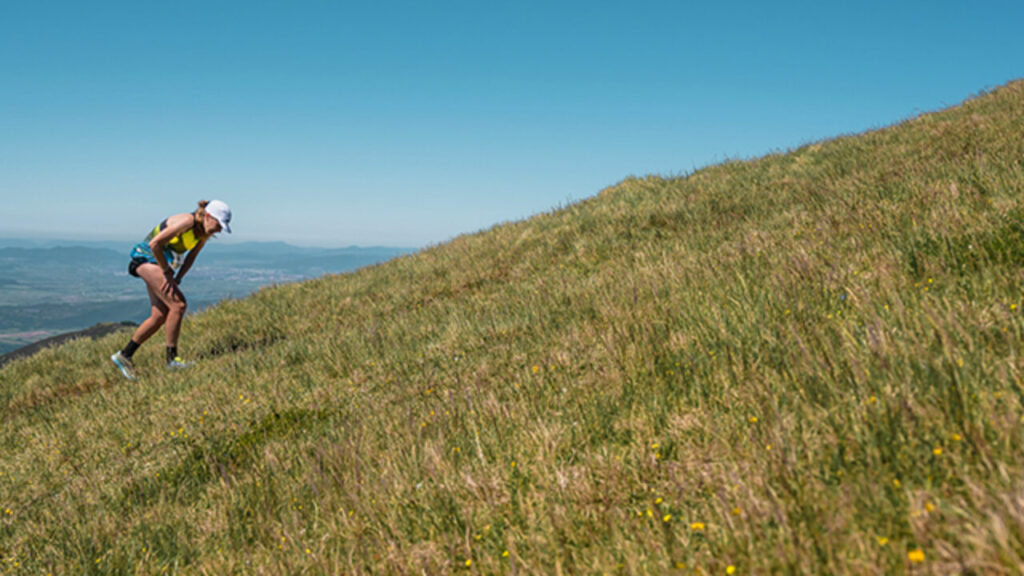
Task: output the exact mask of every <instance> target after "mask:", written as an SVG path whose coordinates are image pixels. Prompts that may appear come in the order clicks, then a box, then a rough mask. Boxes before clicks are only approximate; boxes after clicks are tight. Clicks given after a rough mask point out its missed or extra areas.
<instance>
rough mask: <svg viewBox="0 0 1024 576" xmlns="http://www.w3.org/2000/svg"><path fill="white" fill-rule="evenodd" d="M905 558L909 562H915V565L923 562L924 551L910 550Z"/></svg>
mask: <svg viewBox="0 0 1024 576" xmlns="http://www.w3.org/2000/svg"><path fill="white" fill-rule="evenodd" d="M907 558H908V559H909V560H910V561H911V562H916V563H921V562H924V550H921V549H920V548H915V549H913V550H911V551H910V552H907Z"/></svg>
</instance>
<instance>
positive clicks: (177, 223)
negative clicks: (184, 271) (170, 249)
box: [149, 214, 194, 275]
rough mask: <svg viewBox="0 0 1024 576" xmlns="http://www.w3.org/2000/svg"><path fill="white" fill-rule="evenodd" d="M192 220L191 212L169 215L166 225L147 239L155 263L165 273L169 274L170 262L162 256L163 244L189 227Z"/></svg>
mask: <svg viewBox="0 0 1024 576" xmlns="http://www.w3.org/2000/svg"><path fill="white" fill-rule="evenodd" d="M193 222H194V219H193V216H192V215H191V214H178V215H176V216H171V217H170V218H168V219H167V227H166V228H164V229H163V230H161V231H160V233H159V234H157V235H156V236H154V237H153V239H152V240H150V241H149V249H150V250H152V251H153V257H154V258H156V261H157V264H159V265H160V268H161V269H162V270H163V271H164V274H165V275H167V274H171V273H172V270H171V266H170V264H168V263H167V259H166V258H164V246H166V245H167V243H168V242H170V241H171V238H174V237H175V236H177V235H178V234H181V233H182V232H184V231H185V230H188V229H189V228H191V227H192V225H193Z"/></svg>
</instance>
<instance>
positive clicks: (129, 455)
mask: <svg viewBox="0 0 1024 576" xmlns="http://www.w3.org/2000/svg"><path fill="white" fill-rule="evenodd" d="M1022 158H1024V84H1022V83H1020V82H1018V83H1014V84H1010V85H1008V86H1006V87H1003V88H1001V89H999V90H997V91H995V92H994V93H992V94H987V95H983V96H980V97H978V98H975V99H972V100H970V101H968V102H966V103H965V104H963V105H962V106H959V107H956V108H952V109H949V110H945V111H942V112H939V113H936V114H931V115H925V116H922V117H919V118H916V119H913V120H910V121H908V122H906V123H903V124H901V125H899V126H895V127H892V128H887V129H884V130H878V131H874V132H870V133H866V134H862V135H858V136H854V137H847V138H840V139H836V140H832V141H828V142H820V143H815V144H812V145H808V146H805V147H803V148H800V149H799V150H795V151H792V152H789V153H786V154H776V155H771V156H767V157H764V158H760V159H757V160H753V161H746V162H729V163H725V164H722V165H719V166H713V167H709V168H706V169H703V170H700V171H698V172H696V173H694V174H692V175H689V176H687V177H684V178H675V179H662V178H656V177H648V178H631V179H628V180H625V181H623V182H621V183H620V184H618V185H616V186H614V187H611V188H609V189H607V190H604V191H603V192H601V194H599V195H598V196H597V197H595V198H592V199H590V200H587V201H583V202H580V203H577V204H573V205H571V206H568V207H566V208H564V209H561V210H558V211H554V212H552V213H548V214H542V215H538V216H537V217H535V218H532V219H530V220H529V221H525V222H518V223H512V224H506V225H502V226H498V227H495V228H494V229H492V230H488V231H485V232H481V233H478V234H474V235H470V236H464V237H460V238H458V239H456V240H454V241H452V242H450V243H448V244H445V245H443V246H437V247H433V248H431V249H428V250H424V251H422V252H421V253H419V254H416V255H413V256H409V257H404V258H401V259H398V260H395V261H392V262H390V263H387V264H385V265H381V266H377V267H374V268H369V269H365V270H362V271H360V272H357V273H354V274H347V275H343V276H337V277H325V278H323V279H320V280H316V281H312V282H306V283H303V284H296V285H288V286H280V287H276V288H272V289H266V290H263V291H261V292H259V293H257V294H255V295H254V296H252V297H250V298H248V299H246V300H244V301H238V302H228V303H224V304H223V305H221V306H219V307H217V308H215V309H212V310H210V311H208V312H205V313H203V314H201V315H197V316H195V317H192V318H190V319H189V320H188V321H187V324H186V326H185V330H184V340H183V343H182V344H183V349H184V350H185V351H190V352H191V353H192V354H193V355H194V356H195V357H198V358H201V361H200V363H199V365H198V366H197V367H195V368H194V369H192V370H189V371H187V372H184V373H164V372H163V371H161V370H160V368H159V361H160V355H162V353H163V351H162V350H161V349H159V346H156V345H152V346H147V347H145V348H144V349H143V351H142V352H140V354H139V356H138V358H139V360H138V363H139V364H140V367H141V369H142V371H143V377H142V378H141V380H140V381H139V382H138V383H135V384H127V383H124V382H121V381H120V380H119V378H120V376H119V375H118V374H117V373H116V371H115V370H113V368H112V367H111V366H109V365H108V363H107V362H106V357H107V356H108V355H109V354H110V353H111V352H112V351H113V350H114V349H116V348H117V347H118V346H120V345H121V344H122V342H121V340H122V339H123V335H122V336H118V337H111V338H108V339H105V340H103V341H100V342H98V343H89V342H74V343H72V344H70V345H67V346H64V347H62V348H59V349H56V350H48V351H45V352H43V353H41V354H40V355H39V356H37V357H35V358H33V359H31V360H28V361H20V362H15V363H13V364H11V365H9V366H7V367H5V368H4V369H3V370H2V371H0V399H2V403H0V405H2V406H4V409H3V422H4V424H3V427H2V428H0V440H2V444H0V446H2V447H3V448H2V457H0V514H2V516H0V573H3V574H8V573H11V574H20V573H26V574H39V573H96V574H111V573H116V574H124V573H140V574H158V573H163V572H166V573H188V574H227V573H245V574H281V573H287V574H298V573H317V574H321V573H322V574H334V573H399V574H414V573H415V574H419V573H425V574H435V573H453V572H459V573H467V574H471V573H510V574H512V573H520V574H533V573H572V574H575V573H626V574H643V573H665V572H670V571H673V570H677V571H679V572H680V573H693V572H697V573H704V574H731V573H735V574H753V573H757V574H765V573H851V574H892V573H897V574H899V573H937V574H947V573H986V574H1014V573H1019V572H1021V571H1022V570H1024V463H1022V461H1021V458H1020V448H1019V447H1020V446H1021V445H1022V443H1024V406H1022V397H1024V388H1022V385H1021V372H1022V368H1024V359H1022V356H1021V350H1020V343H1021V341H1022V340H1021V336H1022V331H1024V322H1022V318H1021V309H1020V307H1021V305H1022V301H1021V300H1022V298H1021V292H1020V286H1021V280H1022V279H1024V278H1022V268H1021V263H1022V261H1024V229H1022V216H1024V203H1022V198H1024V194H1022V193H1024V165H1022V160H1021V159H1022Z"/></svg>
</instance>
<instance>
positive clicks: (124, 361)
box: [110, 350, 135, 380]
mask: <svg viewBox="0 0 1024 576" xmlns="http://www.w3.org/2000/svg"><path fill="white" fill-rule="evenodd" d="M110 361H111V362H113V363H114V366H117V369H118V370H120V371H121V374H124V377H125V378H127V379H129V380H135V367H134V366H132V361H131V360H130V359H129V358H128V357H127V356H125V355H124V354H122V353H121V351H120V350H118V351H117V352H116V353H115V354H114V355H113V356H111V357H110Z"/></svg>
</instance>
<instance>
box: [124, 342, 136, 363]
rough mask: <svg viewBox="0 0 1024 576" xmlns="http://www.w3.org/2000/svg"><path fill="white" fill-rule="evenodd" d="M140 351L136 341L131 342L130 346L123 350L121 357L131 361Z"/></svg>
mask: <svg viewBox="0 0 1024 576" xmlns="http://www.w3.org/2000/svg"><path fill="white" fill-rule="evenodd" d="M138 349H139V345H138V344H136V343H135V340H129V341H128V345H127V346H125V347H124V350H121V355H122V356H124V357H125V358H129V359H130V358H131V357H132V356H134V355H135V351H136V350H138Z"/></svg>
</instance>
